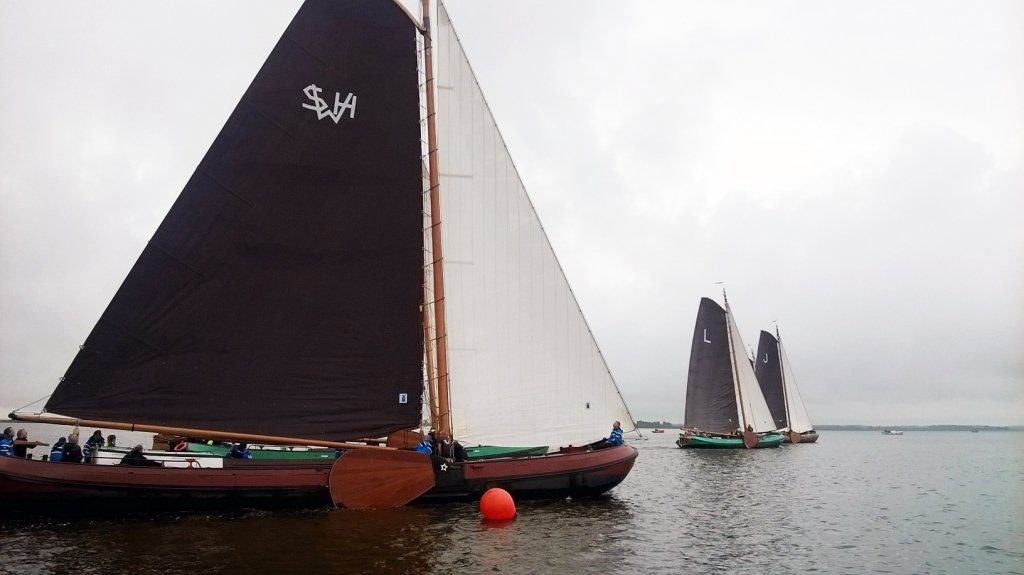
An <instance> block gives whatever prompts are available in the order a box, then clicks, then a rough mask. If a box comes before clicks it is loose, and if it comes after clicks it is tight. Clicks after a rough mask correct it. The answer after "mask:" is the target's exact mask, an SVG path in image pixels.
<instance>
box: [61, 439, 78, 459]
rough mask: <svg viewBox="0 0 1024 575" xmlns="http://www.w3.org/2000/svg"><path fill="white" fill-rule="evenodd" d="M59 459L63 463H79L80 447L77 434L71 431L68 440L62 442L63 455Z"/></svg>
mask: <svg viewBox="0 0 1024 575" xmlns="http://www.w3.org/2000/svg"><path fill="white" fill-rule="evenodd" d="M61 461H63V462H65V463H81V462H82V448H81V447H79V445H78V436H77V435H75V434H74V433H72V434H71V435H69V436H68V442H67V443H65V444H64V455H63V457H62V458H61Z"/></svg>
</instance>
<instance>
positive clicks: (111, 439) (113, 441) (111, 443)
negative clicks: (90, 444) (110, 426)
mask: <svg viewBox="0 0 1024 575" xmlns="http://www.w3.org/2000/svg"><path fill="white" fill-rule="evenodd" d="M106 447H117V436H116V435H114V434H113V433H111V434H110V435H108V436H107V445H106Z"/></svg>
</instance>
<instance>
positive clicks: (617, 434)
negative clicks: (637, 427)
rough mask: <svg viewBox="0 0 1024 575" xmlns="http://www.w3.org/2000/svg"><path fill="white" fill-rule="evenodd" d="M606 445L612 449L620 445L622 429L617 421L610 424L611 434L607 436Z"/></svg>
mask: <svg viewBox="0 0 1024 575" xmlns="http://www.w3.org/2000/svg"><path fill="white" fill-rule="evenodd" d="M608 445H611V446H612V447H615V446H616V445H622V427H621V426H620V425H619V422H618V421H616V422H615V423H613V424H612V432H611V433H610V434H609V435H608Z"/></svg>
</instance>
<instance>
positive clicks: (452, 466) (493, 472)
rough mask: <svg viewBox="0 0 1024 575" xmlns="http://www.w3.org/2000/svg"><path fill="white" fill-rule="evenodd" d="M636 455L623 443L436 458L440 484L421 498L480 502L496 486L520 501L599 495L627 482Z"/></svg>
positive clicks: (436, 472) (424, 501)
mask: <svg viewBox="0 0 1024 575" xmlns="http://www.w3.org/2000/svg"><path fill="white" fill-rule="evenodd" d="M636 457H637V450H636V448H634V447H629V446H626V445H621V446H618V447H610V448H605V449H597V450H587V449H578V450H571V451H568V452H560V453H549V454H547V455H542V456H538V457H515V458H504V459H489V460H484V461H467V462H464V463H449V462H446V461H443V460H435V462H434V474H435V476H436V478H437V483H436V485H435V486H434V487H433V488H432V489H431V490H430V491H428V492H427V493H426V494H424V495H423V496H421V497H420V498H419V499H417V500H416V502H417V503H431V502H443V501H474V500H476V499H479V498H480V496H481V495H483V493H484V492H485V491H487V490H488V489H490V488H491V487H501V488H502V489H505V490H506V491H508V492H509V493H511V494H512V497H513V498H514V499H516V500H523V499H561V498H565V497H594V496H597V495H601V494H603V493H605V492H607V491H608V490H609V489H611V488H613V487H615V486H616V485H618V484H619V483H621V482H622V480H623V479H625V478H626V475H628V474H629V472H630V470H631V469H633V463H634V462H635V461H636Z"/></svg>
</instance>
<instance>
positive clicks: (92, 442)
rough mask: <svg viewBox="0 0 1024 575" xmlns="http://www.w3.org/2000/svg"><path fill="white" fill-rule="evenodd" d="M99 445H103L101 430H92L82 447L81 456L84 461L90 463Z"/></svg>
mask: <svg viewBox="0 0 1024 575" xmlns="http://www.w3.org/2000/svg"><path fill="white" fill-rule="evenodd" d="M101 447H103V432H102V431H100V430H98V429H97V430H96V431H94V432H92V436H91V437H89V439H87V440H86V441H85V447H83V448H82V457H84V458H85V461H86V463H92V458H93V455H95V454H96V452H97V451H99V449H100V448H101Z"/></svg>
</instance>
